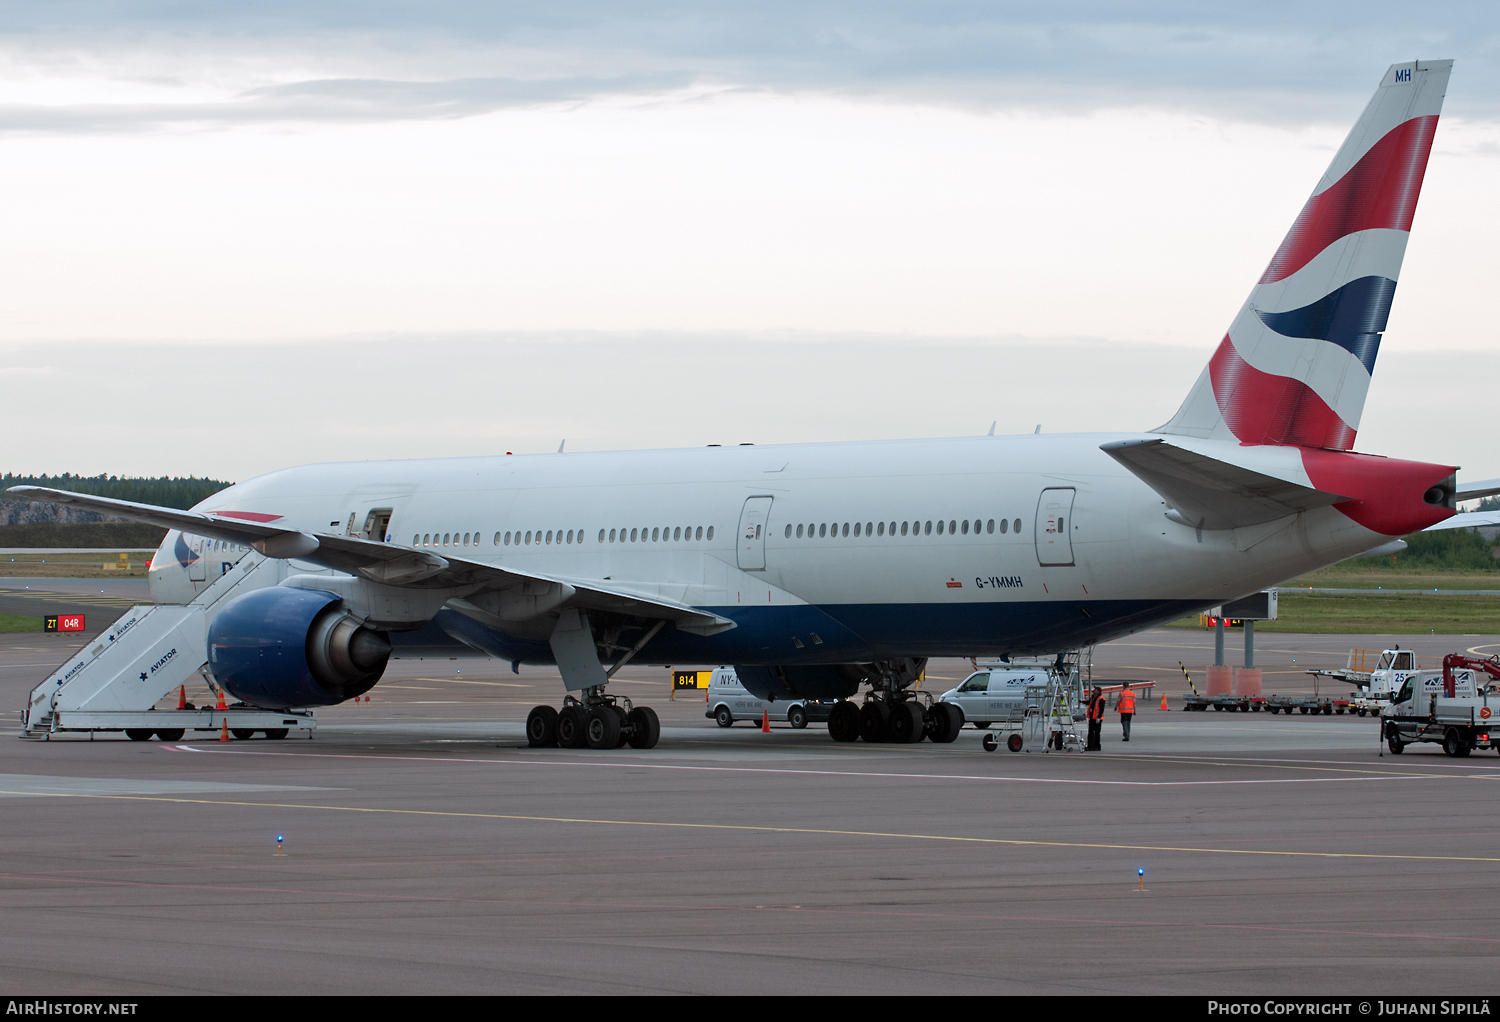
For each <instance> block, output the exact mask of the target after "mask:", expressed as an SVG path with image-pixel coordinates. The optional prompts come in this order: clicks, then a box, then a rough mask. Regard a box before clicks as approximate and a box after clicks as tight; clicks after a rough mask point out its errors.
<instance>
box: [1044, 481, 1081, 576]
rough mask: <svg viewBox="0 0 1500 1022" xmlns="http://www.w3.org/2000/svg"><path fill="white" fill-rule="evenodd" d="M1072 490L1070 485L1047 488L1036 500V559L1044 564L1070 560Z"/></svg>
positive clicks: (1066, 564)
mask: <svg viewBox="0 0 1500 1022" xmlns="http://www.w3.org/2000/svg"><path fill="white" fill-rule="evenodd" d="M1074 492H1075V491H1074V489H1073V487H1071V486H1068V487H1054V488H1048V489H1045V490H1043V491H1042V496H1041V499H1040V500H1038V501H1037V503H1036V559H1037V563H1038V564H1040V565H1041V566H1042V567H1044V568H1047V567H1062V568H1065V567H1070V566H1072V564H1073V539H1072V534H1073V494H1074Z"/></svg>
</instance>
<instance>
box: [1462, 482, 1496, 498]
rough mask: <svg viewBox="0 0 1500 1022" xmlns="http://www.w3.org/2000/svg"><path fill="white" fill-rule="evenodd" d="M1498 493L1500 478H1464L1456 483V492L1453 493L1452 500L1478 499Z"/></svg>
mask: <svg viewBox="0 0 1500 1022" xmlns="http://www.w3.org/2000/svg"><path fill="white" fill-rule="evenodd" d="M1497 493H1500V479H1476V480H1475V481H1474V482H1472V483H1471V482H1469V481H1468V480H1467V479H1465V480H1464V481H1463V482H1461V483H1459V484H1458V492H1457V493H1456V494H1454V496H1453V499H1454V500H1478V499H1479V498H1480V497H1493V496H1494V495H1495V494H1497Z"/></svg>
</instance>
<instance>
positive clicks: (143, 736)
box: [125, 727, 156, 742]
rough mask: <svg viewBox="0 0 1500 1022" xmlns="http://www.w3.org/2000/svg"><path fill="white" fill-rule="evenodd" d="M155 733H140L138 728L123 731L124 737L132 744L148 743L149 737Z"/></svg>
mask: <svg viewBox="0 0 1500 1022" xmlns="http://www.w3.org/2000/svg"><path fill="white" fill-rule="evenodd" d="M155 733H156V732H154V731H142V730H141V729H140V728H138V727H128V728H126V729H125V737H126V738H129V739H130V740H131V741H132V742H149V741H150V740H151V736H152V735H153V734H155Z"/></svg>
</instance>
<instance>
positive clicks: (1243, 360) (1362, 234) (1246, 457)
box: [10, 61, 1463, 748]
mask: <svg viewBox="0 0 1500 1022" xmlns="http://www.w3.org/2000/svg"><path fill="white" fill-rule="evenodd" d="M1451 67H1452V62H1451V61H1417V62H1411V63H1404V64H1397V65H1394V66H1393V67H1391V68H1390V69H1389V70H1388V71H1387V72H1386V73H1385V75H1384V77H1383V78H1382V79H1381V81H1380V86H1379V88H1378V89H1377V90H1376V92H1375V96H1374V98H1373V99H1371V101H1370V103H1369V106H1368V107H1367V108H1366V109H1365V111H1364V114H1363V115H1362V116H1361V117H1360V119H1359V122H1358V123H1357V124H1356V125H1355V126H1354V130H1353V131H1352V132H1350V134H1349V137H1348V139H1347V140H1346V141H1345V142H1344V144H1343V146H1342V147H1341V148H1340V149H1339V151H1338V153H1337V155H1336V156H1335V157H1334V159H1333V162H1332V164H1331V165H1330V166H1329V168H1328V171H1327V173H1325V174H1324V175H1323V178H1322V180H1320V181H1319V182H1318V185H1317V187H1316V188H1315V189H1314V191H1313V194H1312V196H1311V198H1309V199H1308V200H1307V202H1306V204H1305V205H1304V206H1303V208H1302V211H1301V212H1300V213H1299V214H1298V215H1297V217H1296V219H1295V221H1294V222H1293V224H1292V228H1291V230H1290V231H1289V232H1288V233H1287V235H1286V239H1285V240H1284V241H1283V242H1282V243H1281V246H1280V248H1278V249H1277V250H1276V252H1275V254H1274V256H1273V257H1272V259H1271V262H1270V264H1269V265H1268V266H1267V268H1266V270H1265V273H1264V274H1263V275H1262V276H1261V278H1260V279H1259V280H1258V281H1257V282H1256V283H1255V286H1254V287H1253V288H1252V289H1251V291H1250V296H1249V298H1247V299H1246V301H1245V304H1244V306H1243V308H1241V310H1240V312H1239V314H1238V315H1237V316H1236V317H1235V318H1234V320H1233V322H1232V323H1231V324H1230V326H1229V330H1228V333H1227V334H1226V335H1225V336H1224V338H1223V340H1222V341H1221V342H1220V343H1219V346H1218V348H1217V350H1216V351H1215V352H1214V353H1213V356H1212V357H1211V358H1210V359H1209V363H1208V366H1207V367H1206V368H1205V369H1204V371H1203V373H1202V375H1201V376H1200V377H1199V379H1198V381H1197V383H1196V385H1195V386H1194V387H1193V389H1192V391H1191V392H1190V393H1189V394H1188V396H1187V399H1186V400H1185V401H1184V402H1183V404H1182V407H1181V409H1180V410H1179V411H1178V412H1177V414H1176V415H1174V416H1173V417H1172V419H1171V421H1169V422H1168V423H1166V424H1165V425H1163V426H1161V427H1159V428H1157V429H1155V430H1150V431H1146V432H1139V433H1125V434H1051V435H1040V434H1035V435H1024V436H984V437H964V438H957V439H938V440H905V441H891V442H865V443H840V444H803V445H786V446H738V447H709V448H706V449H692V450H662V451H630V452H615V453H594V454H577V453H574V454H563V453H558V454H549V455H527V456H511V455H506V456H503V457H486V458H462V459H459V458H455V459H434V460H421V461H383V462H381V461H377V462H363V463H344V464H320V465H306V466H303V467H300V468H291V469H285V470H282V471H278V472H272V473H270V474H268V475H264V476H260V477H258V478H255V479H251V480H249V481H248V482H244V483H240V484H238V485H236V486H232V487H230V488H229V489H227V490H224V491H222V492H220V493H217V494H215V495H214V496H212V497H210V498H209V499H208V500H206V501H204V502H203V503H201V504H200V505H198V506H197V507H196V508H194V509H193V510H192V511H177V510H173V509H169V508H158V507H149V506H145V505H139V504H131V503H127V502H122V501H115V500H107V499H103V498H98V497H91V496H86V495H83V494H73V493H64V492H61V491H52V490H43V489H40V488H36V487H15V488H13V489H12V490H11V491H10V492H11V493H13V494H15V495H17V496H21V497H25V498H27V499H45V500H57V501H60V502H66V503H72V504H77V505H82V506H85V507H89V508H93V509H95V510H99V511H104V512H108V513H112V514H118V515H124V516H126V517H129V518H133V519H136V520H138V521H144V522H150V523H154V524H156V525H160V526H163V527H166V528H168V529H170V530H172V531H171V532H169V534H168V536H167V538H166V541H165V542H163V544H162V546H161V548H160V550H158V551H157V554H156V557H155V559H154V560H153V561H152V564H151V572H150V579H151V590H152V596H153V598H154V599H155V600H156V601H157V602H158V603H178V604H180V603H186V602H187V601H189V600H191V599H194V598H195V597H196V596H197V595H198V594H199V593H200V592H201V591H203V590H205V589H207V588H208V587H209V586H211V585H212V584H213V583H214V581H215V579H216V578H217V577H219V576H220V574H221V573H222V572H224V571H227V570H228V568H229V566H230V565H233V564H235V563H236V562H239V561H241V559H242V558H243V557H251V558H260V559H262V560H263V561H264V566H265V570H263V571H260V572H259V573H258V576H257V577H258V578H260V580H261V581H260V582H257V583H255V584H253V585H252V584H250V583H248V582H245V583H240V584H239V588H238V589H237V590H236V591H235V594H234V595H233V596H232V597H229V598H226V599H224V600H223V601H222V605H220V604H215V606H214V613H213V617H212V621H211V624H210V626H209V628H208V641H207V647H206V648H205V649H204V650H203V651H202V654H203V659H204V661H206V662H207V666H208V669H209V670H210V671H211V672H212V674H213V677H214V678H215V680H216V681H217V682H218V683H219V684H220V685H221V686H222V687H223V688H224V689H225V690H227V691H228V692H229V693H231V694H232V695H234V696H236V697H238V698H239V699H241V700H243V701H245V702H246V703H249V704H252V705H255V706H262V707H267V708H276V709H283V708H289V707H308V706H317V705H327V704H332V703H337V702H340V701H342V700H345V699H348V698H351V697H353V696H356V695H358V694H359V693H362V692H364V691H366V690H368V689H369V688H370V687H371V686H372V685H374V684H375V683H376V682H377V681H378V680H379V678H380V676H381V673H382V672H383V671H384V669H385V666H386V663H387V660H388V658H389V657H390V656H393V655H395V656H401V655H411V656H415V655H444V656H447V655H466V654H467V655H480V656H490V657H499V658H503V659H506V660H510V661H516V662H525V663H539V664H556V665H557V667H558V670H559V673H560V674H561V676H562V680H563V684H564V686H565V689H566V692H567V694H566V696H565V698H564V700H563V707H562V710H561V712H559V711H558V710H556V709H554V708H553V707H550V706H539V707H537V708H536V709H535V710H533V711H532V713H531V716H530V717H529V718H528V721H527V733H528V738H529V740H530V741H531V742H532V744H534V745H553V744H559V743H561V744H563V745H567V746H579V745H584V744H587V745H589V746H592V747H596V748H605V747H608V748H613V747H615V746H617V745H620V744H624V743H625V742H627V741H628V742H629V743H630V744H632V745H635V746H637V747H650V746H651V745H653V744H655V742H656V739H657V735H658V733H659V726H658V724H657V721H656V716H655V714H653V713H652V712H651V711H650V710H649V709H648V708H646V707H635V708H634V709H632V710H631V711H630V712H629V713H626V712H625V711H624V708H623V707H621V706H617V705H616V702H615V700H614V698H613V697H612V696H611V695H610V694H609V692H608V684H609V679H610V677H611V676H612V674H613V673H614V671H615V670H617V669H618V668H619V667H620V666H621V665H623V664H624V663H625V662H627V661H628V662H634V663H638V664H640V663H650V664H693V663H699V664H734V665H735V666H736V668H737V670H738V672H739V675H740V678H741V680H742V682H743V683H744V684H745V686H746V687H747V688H748V689H750V691H752V692H754V693H755V694H756V695H757V696H759V697H761V698H762V699H786V698H791V697H797V696H800V697H804V698H818V699H843V698H844V697H848V696H851V695H853V694H854V693H855V692H856V691H857V689H858V687H859V685H860V684H861V683H867V684H869V685H870V686H871V687H872V691H873V696H872V698H871V699H869V700H867V705H874V706H875V709H874V710H872V711H869V712H868V713H867V714H866V715H867V716H871V717H872V719H877V720H878V721H879V722H888V727H887V728H876V729H875V730H876V731H878V732H881V733H884V734H886V735H887V736H895V737H897V738H901V739H903V740H920V739H921V738H922V737H924V736H926V737H929V738H931V739H933V740H936V741H951V740H952V738H953V737H954V735H955V734H956V731H957V727H958V724H959V721H957V720H955V719H954V718H953V716H952V715H951V708H949V709H943V705H944V704H938V705H937V706H934V707H932V708H924V707H923V706H922V705H921V704H920V703H918V702H917V701H916V700H914V699H912V698H911V686H912V683H913V682H914V681H915V680H916V679H917V678H918V677H920V675H921V672H922V668H923V664H924V662H925V660H926V658H928V657H934V656H965V657H968V656H974V657H996V656H1006V655H1010V654H1044V655H1052V654H1057V653H1060V652H1063V651H1067V650H1072V649H1076V648H1079V647H1082V646H1086V645H1091V644H1094V643H1099V642H1104V641H1107V640H1109V639H1112V638H1115V637H1117V636H1121V635H1125V634H1127V633H1129V632H1131V631H1134V630H1137V629H1141V628H1146V627H1149V626H1151V625H1154V624H1158V623H1161V622H1163V621H1167V620H1170V619H1173V618H1177V617H1181V616H1183V615H1184V614H1188V613H1192V612H1194V611H1197V610H1199V609H1201V608H1205V607H1208V606H1211V605H1214V604H1218V603H1222V602H1224V601H1226V600H1230V599H1234V598H1237V597H1240V596H1243V595H1246V594H1248V593H1251V592H1254V591H1256V590H1259V589H1261V588H1264V587H1265V586H1268V585H1274V584H1276V583H1278V582H1281V581H1283V580H1285V579H1287V578H1289V577H1292V576H1295V575H1298V574H1301V573H1303V572H1307V571H1310V570H1313V569H1316V568H1319V567H1322V566H1324V565H1328V564H1331V563H1334V562H1336V561H1339V560H1342V559H1344V558H1347V557H1350V556H1352V555H1356V554H1359V553H1362V552H1364V551H1367V550H1370V549H1372V548H1374V547H1377V546H1381V545H1384V544H1386V543H1387V542H1389V541H1390V540H1391V539H1392V538H1393V537H1398V536H1403V535H1406V534H1408V533H1412V532H1416V531H1418V530H1421V529H1425V528H1427V527H1428V526H1431V525H1434V524H1436V523H1438V522H1440V521H1442V520H1444V519H1446V518H1448V517H1449V516H1451V515H1452V514H1453V513H1454V508H1455V503H1456V500H1457V499H1458V498H1460V497H1461V496H1463V495H1462V494H1460V493H1459V492H1458V487H1457V483H1456V476H1455V472H1456V469H1455V468H1454V467H1453V466H1450V465H1435V464H1424V463H1418V462H1411V461H1398V460H1394V459H1389V458H1381V457H1376V456H1372V455H1367V454H1356V453H1354V452H1353V450H1352V448H1353V446H1354V440H1355V434H1356V430H1357V429H1358V427H1359V420H1360V413H1361V410H1362V409H1363V407H1364V402H1365V395H1366V392H1367V390H1368V388H1369V383H1370V376H1371V373H1372V372H1373V371H1374V368H1375V362H1376V356H1377V354H1378V351H1379V347H1380V339H1381V333H1382V331H1383V330H1384V329H1385V324H1386V317H1387V315H1388V313H1389V310H1390V306H1391V300H1392V296H1393V294H1394V292H1395V289H1396V282H1397V280H1398V279H1399V278H1400V270H1401V261H1402V256H1403V254H1404V252H1405V249H1406V241H1407V237H1408V232H1409V231H1410V228H1411V223H1412V217H1413V214H1414V212H1415V210H1416V204H1417V196H1418V193H1419V192H1420V190H1421V185H1422V177H1423V173H1424V171H1425V169H1426V166H1427V158H1428V153H1429V151H1430V149H1431V146H1432V140H1433V134H1434V132H1435V130H1436V126H1437V120H1438V115H1439V112H1440V109H1441V107H1442V102H1443V96H1444V92H1445V89H1446V86H1447V82H1448V76H1449V72H1450V70H1451ZM252 549H253V550H254V551H255V553H249V552H248V551H250V550H252ZM246 577H247V578H248V576H246ZM859 718H860V708H859V707H857V706H856V705H855V704H854V703H853V702H844V703H840V704H839V707H836V708H835V712H834V713H833V715H832V716H831V717H830V721H829V730H830V732H831V733H832V735H833V736H834V737H835V738H837V739H841V740H850V739H852V738H854V737H856V736H857V735H858V734H859V730H860V721H859ZM869 731H870V729H869V728H867V735H866V737H870V734H869V733H868V732H869Z"/></svg>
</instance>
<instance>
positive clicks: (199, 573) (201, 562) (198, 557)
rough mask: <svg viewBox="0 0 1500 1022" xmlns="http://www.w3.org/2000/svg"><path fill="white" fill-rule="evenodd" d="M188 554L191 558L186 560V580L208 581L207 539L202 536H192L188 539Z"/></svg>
mask: <svg viewBox="0 0 1500 1022" xmlns="http://www.w3.org/2000/svg"><path fill="white" fill-rule="evenodd" d="M187 546H188V554H189V556H190V557H192V560H191V561H189V562H188V580H189V581H192V582H207V581H208V561H207V559H206V558H207V556H208V540H206V539H204V538H203V537H202V536H194V537H193V538H192V539H190V540H188V545H187Z"/></svg>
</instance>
